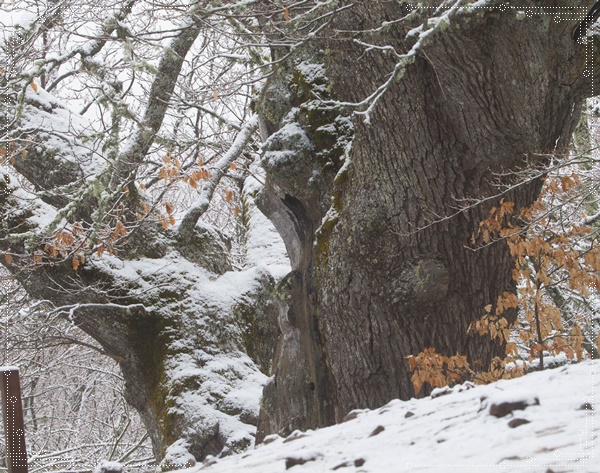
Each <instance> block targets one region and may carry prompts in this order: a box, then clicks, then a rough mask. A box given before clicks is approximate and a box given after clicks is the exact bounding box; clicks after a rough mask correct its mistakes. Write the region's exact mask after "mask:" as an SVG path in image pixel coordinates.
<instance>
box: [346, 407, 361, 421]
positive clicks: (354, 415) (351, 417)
mask: <svg viewBox="0 0 600 473" xmlns="http://www.w3.org/2000/svg"><path fill="white" fill-rule="evenodd" d="M361 412H362V411H361V410H354V411H350V412H348V414H346V415H345V417H344V418H343V419H342V423H344V422H348V421H350V420H354V419H356V418H357V417H358V414H360V413H361Z"/></svg>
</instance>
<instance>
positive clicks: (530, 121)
mask: <svg viewBox="0 0 600 473" xmlns="http://www.w3.org/2000/svg"><path fill="white" fill-rule="evenodd" d="M31 1H32V5H34V6H36V5H37V2H36V0H31ZM546 3H547V4H545V5H544V6H543V7H540V6H538V5H537V3H536V2H533V1H525V2H523V3H522V5H521V6H518V7H517V6H510V5H506V4H504V3H500V2H496V1H493V0H489V1H486V0H480V1H478V2H474V3H473V2H471V3H469V2H463V1H460V0H457V1H443V2H441V3H440V2H436V1H422V2H414V3H406V2H403V1H396V0H394V1H388V0H381V1H373V0H365V1H354V2H352V1H350V0H341V1H334V0H325V1H300V2H292V1H287V0H286V1H272V0H238V1H212V2H206V1H197V2H191V3H185V4H184V3H181V4H179V2H175V3H173V2H169V4H165V5H160V3H157V2H145V1H144V0H137V1H136V0H131V1H129V2H126V3H125V4H123V5H121V4H118V5H111V4H110V2H108V1H107V2H106V4H104V3H103V6H104V7H105V8H103V11H102V15H104V16H102V17H101V18H98V19H97V20H96V19H95V18H96V16H97V15H98V8H97V6H94V7H89V8H85V7H80V6H78V8H77V9H68V8H65V5H67V4H66V3H60V2H59V3H56V2H48V3H47V4H46V2H41V1H40V2H39V5H37V6H42V7H43V8H42V10H41V11H42V12H43V13H44V14H43V15H38V16H37V17H36V19H34V20H33V21H32V20H31V18H28V19H27V20H26V21H24V23H23V24H22V25H21V26H20V27H17V26H15V25H13V26H14V27H12V28H11V29H10V31H11V32H12V35H11V36H7V37H6V38H5V40H4V42H3V54H4V57H5V62H6V67H3V72H2V74H3V76H2V79H1V82H0V85H1V87H2V99H3V100H2V110H1V112H2V119H3V124H2V126H3V128H2V143H3V147H2V149H3V154H4V158H5V159H4V162H3V164H2V168H1V170H2V171H1V172H2V174H1V175H2V178H3V181H0V188H1V190H2V194H1V196H0V209H1V212H2V223H1V227H0V251H2V252H3V253H4V259H3V261H2V262H3V264H4V265H5V266H6V267H7V269H8V270H9V271H11V272H12V273H13V274H14V275H15V277H16V278H17V279H18V280H19V281H20V283H21V284H22V285H23V287H24V288H25V289H26V290H27V291H28V292H29V293H30V294H31V295H32V296H33V297H35V298H38V299H43V300H46V301H49V303H50V304H51V305H52V306H53V307H54V309H53V310H55V311H59V312H60V313H63V314H64V315H65V316H66V317H69V318H70V319H71V320H73V322H74V323H76V324H78V325H79V326H80V327H81V328H82V329H83V330H85V331H86V332H87V333H88V334H90V335H91V336H92V337H93V338H95V339H96V340H97V341H98V342H99V343H100V344H101V345H102V347H103V348H104V349H105V350H106V352H107V353H108V354H110V355H111V356H113V357H114V358H115V359H116V360H117V361H118V362H119V364H120V365H121V368H122V371H123V374H124V378H125V379H126V382H127V386H126V393H127V396H128V399H129V401H130V402H131V403H132V404H133V405H134V406H135V407H136V408H137V409H138V410H139V411H140V413H141V415H142V418H143V420H144V422H145V424H146V426H147V428H148V429H149V432H150V434H151V436H152V440H153V445H154V451H155V454H156V456H157V457H161V456H163V455H164V454H165V452H167V447H168V446H169V445H174V448H172V449H171V450H170V451H169V453H170V454H171V455H170V459H171V462H172V463H179V464H186V462H187V461H188V458H189V457H188V456H186V455H188V454H187V453H186V452H185V449H184V448H181V447H185V446H186V444H187V448H188V451H189V452H191V453H192V454H193V455H194V456H195V457H196V458H197V459H200V458H202V457H204V456H205V455H207V454H218V453H226V452H228V451H231V450H235V449H236V448H241V447H243V446H244V445H246V444H248V443H249V442H251V440H252V438H251V437H252V429H253V427H251V426H250V424H252V423H255V421H256V419H255V414H256V412H255V410H254V409H253V407H252V406H249V405H247V404H245V403H243V402H242V401H243V399H244V398H246V396H245V395H243V394H242V391H246V390H248V389H249V388H248V387H250V389H252V390H254V391H258V389H259V388H260V386H261V385H262V383H264V382H265V381H266V378H265V376H264V375H263V374H261V373H260V371H259V369H258V367H259V366H260V368H261V369H262V370H263V372H264V371H267V370H270V371H271V373H270V374H273V375H274V377H273V378H272V379H271V380H270V382H269V383H268V384H267V386H266V388H265V391H264V395H263V402H262V407H263V409H262V417H261V422H260V435H261V436H262V435H264V434H266V433H268V432H279V433H289V432H290V431H291V430H293V429H295V428H306V427H318V426H323V425H327V424H330V423H333V422H337V421H339V420H341V419H342V418H343V416H344V415H345V414H346V413H347V412H348V411H349V410H351V409H354V408H363V407H375V406H378V405H381V404H384V403H385V402H387V401H389V400H390V399H393V398H396V397H401V398H406V397H410V396H411V395H412V394H413V391H412V383H411V382H410V373H409V372H408V366H407V363H406V361H405V356H407V355H410V354H415V353H418V352H420V351H421V350H423V348H425V347H429V346H433V347H435V348H436V350H438V351H439V352H442V353H444V354H447V355H452V354H455V353H456V352H460V353H461V354H465V355H468V357H469V359H470V361H471V362H472V363H473V362H476V361H480V362H481V365H482V366H485V365H486V363H488V362H489V361H490V359H491V358H492V357H493V356H494V355H495V354H496V353H499V351H500V350H501V347H498V346H497V345H496V344H494V342H493V341H491V340H489V339H488V338H485V337H478V336H474V335H467V328H468V326H469V324H470V323H471V321H473V320H475V319H477V318H479V317H480V316H481V315H482V309H483V307H484V306H485V305H487V304H489V303H493V302H494V301H495V300H496V299H497V296H498V295H499V294H502V293H503V292H504V291H506V290H509V289H511V288H512V285H513V282H512V279H511V269H512V268H511V266H512V264H513V263H512V259H511V256H510V254H509V252H508V250H507V249H506V248H504V247H502V246H500V245H492V246H489V247H486V248H485V249H482V250H480V251H472V250H471V249H470V248H469V244H470V241H471V239H472V236H473V235H477V233H478V228H479V222H480V221H481V220H482V219H483V218H485V216H486V215H487V212H488V211H489V208H490V206H492V205H495V204H496V203H497V202H498V200H499V196H500V195H501V194H502V193H503V192H504V191H505V190H506V188H505V187H506V186H508V187H510V189H511V190H510V191H509V193H508V194H507V198H510V200H512V201H514V202H516V203H517V205H518V206H524V205H527V204H529V203H531V202H532V201H533V200H534V199H535V198H536V197H537V195H538V193H539V190H540V185H541V184H540V182H539V181H531V182H526V183H521V184H518V185H517V183H516V182H513V181H512V180H511V179H512V178H511V177H510V176H511V175H512V172H513V171H515V170H520V169H523V168H525V167H527V166H531V165H532V164H535V163H536V162H539V161H540V160H543V159H544V155H545V153H560V152H563V151H564V150H565V149H566V147H567V146H568V144H569V141H570V137H571V133H572V131H573V128H574V126H575V124H576V122H577V119H578V116H579V113H580V107H581V103H582V101H583V100H584V99H585V98H586V97H588V96H591V95H593V87H592V75H591V71H592V70H593V65H594V61H595V58H594V57H593V55H592V54H591V52H592V51H593V50H596V51H597V50H598V48H595V49H593V50H592V49H587V48H588V46H587V45H586V44H583V43H585V38H582V40H581V42H580V43H576V42H574V41H573V39H572V37H571V33H572V30H573V28H575V26H576V25H577V23H578V21H579V20H581V19H582V18H583V17H584V15H585V14H586V13H587V7H588V5H587V4H586V2H583V1H576V2H574V3H573V2H570V3H567V2H561V1H555V2H546ZM36 8H37V7H36ZM149 13H150V14H149ZM90 18H92V19H94V21H95V22H96V23H97V30H95V31H91V30H92V29H91V28H90V27H89V23H90ZM589 41H590V42H591V41H594V40H593V39H590V40H589ZM590 44H591V43H590ZM53 48H54V49H53ZM261 48H262V49H261ZM267 48H268V49H270V50H271V60H270V62H269V60H268V58H267V57H266V56H267V55H266V54H265V50H267ZM57 51H58V53H57ZM157 58H160V59H159V60H157ZM586 60H587V61H588V62H586ZM262 71H267V72H268V77H267V79H266V82H265V83H264V87H263V88H262V92H261V93H260V96H257V95H256V94H254V95H253V92H252V90H251V89H252V87H251V85H252V82H254V83H257V82H256V81H257V79H258V78H259V77H260V74H259V72H262ZM586 73H587V74H586ZM81 91H84V92H83V96H82V92H81ZM49 92H50V93H51V94H52V95H50V93H49ZM55 97H59V98H55ZM84 100H85V102H84ZM227 100H231V102H227ZM252 101H255V102H256V105H255V107H254V109H255V111H256V113H257V114H258V116H259V117H260V123H259V120H258V119H257V116H256V115H254V114H253V113H249V109H250V108H252V107H251V102H252ZM66 103H69V105H67V104H66ZM75 105H77V106H80V108H81V110H80V112H79V113H75V112H73V107H74V106H75ZM236 110H243V112H241V113H238V112H236ZM219 126H220V127H219ZM259 128H260V131H261V134H262V137H263V139H264V140H265V141H266V142H265V144H264V154H263V160H262V163H263V167H264V169H265V173H266V176H265V179H264V180H265V182H264V184H265V185H264V187H263V186H261V185H259V182H260V181H262V178H260V177H259V179H258V180H253V179H249V180H248V181H246V186H245V190H244V192H243V195H244V204H243V206H242V207H243V208H242V209H241V210H243V213H244V214H245V216H246V224H247V227H248V228H249V230H248V234H247V235H246V242H247V246H248V247H250V248H252V249H253V251H249V252H248V257H247V260H246V263H247V266H246V270H245V271H234V270H233V265H232V262H231V259H230V256H231V254H230V250H229V248H228V246H227V241H226V239H225V238H223V237H222V236H221V234H220V233H219V232H218V231H217V230H215V228H214V226H210V225H208V224H207V223H206V222H204V223H198V222H200V218H201V217H202V216H203V215H206V212H207V209H208V208H210V200H211V198H212V197H214V196H215V195H219V192H220V191H218V190H217V191H216V192H215V189H218V182H219V180H220V179H221V178H222V177H223V175H225V174H227V173H231V174H232V176H233V178H237V182H239V180H240V179H241V178H243V177H245V176H244V175H242V174H240V173H239V172H238V171H239V169H238V170H237V171H236V167H238V168H240V169H241V168H242V167H243V166H241V164H243V163H244V162H248V161H251V160H252V159H253V157H254V156H256V154H257V153H256V146H255V145H254V144H253V137H254V135H253V134H254V132H255V131H256V130H257V129H259ZM235 160H237V163H238V165H236V164H233V163H234V161H235ZM256 172H257V171H256V169H254V170H253V171H252V172H250V174H256ZM502 176H504V177H502ZM183 182H185V183H186V185H189V187H191V188H192V189H193V191H192V192H191V194H186V192H180V193H179V194H178V195H179V196H180V197H179V199H180V201H179V208H177V207H176V206H175V205H174V203H173V201H174V200H176V199H175V198H173V197H171V196H172V195H174V194H173V191H172V186H173V185H183V184H182V183H183ZM231 182H232V184H230V186H231V187H235V185H236V184H235V182H236V181H235V180H234V181H231ZM162 183H164V185H163V184H162ZM167 184H168V185H167ZM179 189H180V190H181V189H182V187H179ZM196 189H197V190H196ZM232 192H233V190H232V189H228V190H226V191H225V192H224V193H223V194H222V195H223V198H222V200H223V201H224V202H225V203H227V202H229V201H230V200H231V196H232ZM182 194H183V195H188V196H189V202H187V205H184V204H186V199H185V198H183V197H181V195H182ZM255 201H256V202H257V203H258V205H259V206H260V208H261V209H262V210H263V211H264V213H265V214H266V215H267V216H268V217H269V219H270V220H271V221H272V222H273V223H274V224H275V227H276V228H277V230H278V231H279V233H280V234H281V236H282V237H283V240H284V242H285V244H286V247H287V251H288V254H289V257H290V260H291V263H292V271H291V272H290V273H289V274H288V275H287V276H286V277H285V279H284V280H283V282H282V283H281V284H280V286H279V287H278V290H277V291H275V292H277V297H275V298H273V297H272V294H273V288H274V279H273V277H274V276H278V275H281V271H280V270H281V269H282V268H284V267H285V266H281V265H279V266H276V265H270V266H269V267H270V268H273V267H276V268H278V270H277V271H274V272H272V271H271V270H269V269H268V267H267V266H265V265H264V263H274V262H276V261H278V260H279V261H280V259H281V258H282V252H281V251H279V250H277V248H278V244H277V241H276V239H275V238H274V237H273V232H267V235H265V232H264V231H260V232H258V230H257V229H258V228H260V227H265V226H266V221H265V219H264V217H263V216H262V214H260V213H259V212H257V211H256V209H255V207H254V202H255ZM470 202H478V203H479V205H473V206H470V205H469V203H470ZM176 203H178V202H176ZM457 209H462V210H457ZM237 211H239V210H237ZM257 232H258V233H257ZM258 250H260V253H259V252H257V251H258ZM257 255H258V256H257ZM259 259H260V260H262V261H261V262H260V264H255V263H256V262H257V261H259ZM274 309H277V311H278V313H277V314H275V313H274ZM276 321H277V322H276ZM278 330H279V332H280V335H279V343H278V344H277V346H276V347H274V343H273V341H274V339H275V338H276V332H277V331H278ZM273 348H274V350H273ZM273 351H274V353H273ZM273 356H274V358H273V360H272V362H271V357H273ZM178 454H179V456H178ZM190 461H191V459H190ZM167 463H168V462H167ZM165 466H167V467H168V466H169V465H168V464H165ZM171 466H173V465H171Z"/></svg>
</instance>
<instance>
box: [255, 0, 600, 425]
mask: <svg viewBox="0 0 600 473" xmlns="http://www.w3.org/2000/svg"><path fill="white" fill-rule="evenodd" d="M582 3H583V2H582ZM553 6H555V7H556V6H560V7H564V8H566V7H567V5H565V4H563V3H560V2H553ZM569 6H570V5H569ZM538 10H539V9H538ZM538 10H533V14H532V15H528V16H525V15H518V14H515V11H513V10H510V11H508V12H505V11H501V10H500V9H498V10H494V9H490V10H481V11H475V12H472V13H470V14H468V15H465V16H457V17H455V19H454V20H453V21H452V22H451V23H450V24H449V25H448V26H447V27H446V28H445V29H443V30H442V31H439V32H437V33H436V34H435V35H434V36H433V37H432V38H430V39H428V41H427V42H426V43H424V46H423V47H422V48H421V49H420V51H419V53H418V54H417V56H416V58H415V60H414V63H412V64H410V65H408V66H407V68H406V70H405V73H404V75H403V76H402V77H401V78H400V79H399V80H397V81H395V82H394V83H393V85H392V86H391V87H390V89H389V90H388V91H387V92H386V93H385V94H384V96H383V97H382V99H381V101H380V103H379V104H378V105H377V106H376V108H375V110H374V112H373V114H372V116H371V121H370V124H366V123H365V122H364V121H363V120H362V119H361V117H360V116H358V117H355V119H354V125H355V130H354V139H353V144H352V147H351V150H350V151H349V152H348V153H347V156H346V163H345V165H344V166H343V168H342V167H341V163H340V161H339V159H338V158H339V156H336V157H334V158H331V159H329V161H327V160H325V162H324V161H323V160H322V159H321V158H320V156H322V155H323V152H322V151H323V147H325V148H327V146H328V145H325V146H324V145H323V143H322V141H319V139H318V136H317V135H316V134H315V133H314V128H315V127H314V124H313V123H311V120H314V117H315V114H314V113H313V114H311V113H310V112H309V111H306V112H305V113H303V112H302V110H305V109H310V108H311V107H308V106H306V102H305V101H306V100H307V99H306V97H305V95H306V94H304V91H303V88H302V87H299V86H298V77H302V71H306V69H307V68H306V62H307V61H310V62H313V63H323V64H324V65H325V66H326V74H325V75H326V76H328V78H329V84H328V86H327V90H328V91H329V93H330V94H331V95H330V97H326V98H335V99H337V100H339V101H342V102H360V101H361V100H363V99H364V98H365V96H367V95H368V94H370V93H371V92H372V91H373V90H374V89H375V88H376V87H377V86H378V85H380V84H383V83H384V82H385V81H386V80H387V77H388V74H389V73H390V72H391V71H392V70H393V68H394V58H393V56H391V55H389V54H384V53H382V52H381V51H378V50H372V51H369V52H365V48H364V47H363V46H360V45H358V44H356V42H352V41H351V40H350V39H349V38H345V39H346V40H343V38H342V37H341V36H343V33H338V35H337V36H336V37H335V40H333V41H330V42H329V43H328V44H327V48H326V49H325V48H322V49H324V54H322V55H321V56H320V55H319V54H320V53H317V52H316V50H315V51H312V50H309V51H306V50H305V51H304V54H305V56H304V57H303V58H299V59H296V60H295V61H289V63H288V66H287V67H286V68H283V69H280V70H279V74H278V76H277V78H276V79H272V80H271V82H270V84H269V85H268V86H267V88H266V92H265V95H264V97H263V99H262V104H263V110H262V115H263V120H264V121H265V126H264V127H263V128H265V129H271V130H276V129H278V128H279V131H277V132H276V133H275V134H274V135H272V136H271V137H270V138H269V140H268V141H267V143H266V155H265V160H264V161H265V167H266V169H267V177H268V180H267V191H266V192H265V194H264V196H263V209H264V211H265V212H266V213H267V214H268V215H269V216H270V218H271V219H272V221H273V222H274V223H275V225H276V226H277V227H278V229H279V230H280V232H281V233H282V235H283V237H284V241H285V242H286V245H287V247H288V251H289V252H290V254H291V259H292V264H293V269H294V271H293V273H292V274H291V275H290V277H289V280H288V284H289V297H288V299H286V300H282V301H281V308H280V311H281V313H280V326H281V330H282V333H283V335H282V338H281V341H280V344H279V346H278V351H277V357H276V361H275V363H274V373H273V374H274V378H273V381H272V382H271V383H270V384H269V385H268V386H267V388H266V389H265V395H264V396H265V398H264V402H263V413H262V417H261V419H262V421H261V425H260V426H259V430H260V432H261V435H265V434H266V433H269V432H279V433H283V434H287V433H289V432H290V431H292V430H293V429H296V428H307V427H317V426H322V425H327V424H330V423H332V422H339V421H341V420H342V418H343V417H344V416H345V414H347V413H348V411H350V410H352V409H355V408H374V407H377V406H381V405H382V404H384V403H386V402H388V401H389V400H391V399H394V398H397V397H400V398H403V399H407V398H410V397H411V396H413V395H414V392H413V387H412V383H411V381H410V372H409V369H408V365H407V362H406V360H405V357H406V356H407V355H411V354H417V353H419V352H420V351H422V350H423V349H424V348H426V347H435V349H436V350H437V351H438V352H441V353H443V354H446V355H454V354H456V353H460V354H465V355H467V356H468V359H469V360H470V362H471V363H472V364H476V363H481V366H482V367H485V366H486V365H487V364H488V363H489V362H490V360H491V359H492V358H493V357H494V356H496V355H500V354H502V352H503V348H502V347H501V346H498V345H497V343H496V342H493V341H491V340H490V339H489V338H487V337H480V336H473V335H468V334H467V328H468V326H469V324H470V322H471V321H473V320H475V319H477V318H480V317H481V316H482V315H483V314H484V309H483V307H484V306H485V305H487V304H490V303H491V304H494V303H495V302H496V300H497V297H498V296H499V295H501V294H502V293H503V292H504V291H511V290H512V289H514V285H513V282H512V280H511V269H512V267H513V261H512V258H511V257H510V254H509V252H508V250H507V248H506V246H505V245H503V244H495V245H491V246H487V247H485V248H483V249H480V250H478V251H473V249H472V248H471V247H470V246H471V244H470V240H471V237H472V235H473V234H475V235H477V232H478V228H479V222H480V221H481V220H482V219H484V218H485V217H486V216H487V213H488V212H489V209H490V207H491V206H492V205H496V204H497V203H498V202H499V199H492V200H490V201H489V202H487V203H483V204H481V205H477V206H475V207H473V208H472V209H470V210H466V211H464V212H462V213H458V214H457V215H456V216H454V217H452V218H447V219H446V218H444V217H445V216H449V215H452V214H454V213H456V208H458V207H465V206H467V205H469V204H471V203H473V202H475V201H477V200H479V199H482V198H486V197H490V196H493V195H496V194H497V193H498V192H499V190H500V189H501V185H502V184H509V183H511V182H514V180H515V176H514V174H512V175H511V172H513V171H517V170H522V169H524V168H526V167H527V166H530V165H532V164H535V163H536V162H538V161H540V160H544V159H545V158H544V156H545V154H546V153H556V152H557V153H561V152H562V151H564V149H565V147H566V146H567V145H568V143H569V140H570V136H571V133H572V131H573V128H574V126H575V124H576V122H577V119H578V117H579V113H580V104H581V100H582V99H583V96H584V89H585V84H587V83H588V82H586V80H585V79H583V78H582V72H583V70H584V68H585V47H584V46H580V45H577V44H575V43H574V42H573V41H572V40H571V37H570V34H571V30H572V29H573V27H574V26H575V23H576V22H575V21H574V20H573V19H571V20H569V19H568V18H567V19H565V18H562V19H561V18H559V17H555V16H554V15H553V14H552V13H551V11H542V10H539V11H538ZM406 13H407V11H406V10H403V6H402V5H399V4H397V3H395V2H374V1H366V2H359V3H356V4H355V6H354V7H353V8H352V9H351V10H349V11H347V12H345V13H344V14H341V15H340V16H339V17H338V18H337V20H336V23H335V24H334V25H333V26H332V27H331V31H333V30H334V29H338V30H340V31H350V30H352V31H356V30H358V29H361V30H367V29H370V28H376V27H378V26H380V25H381V24H382V23H383V22H386V21H387V22H392V21H393V20H397V19H399V18H401V17H402V16H404V15H405V14H406ZM418 24H419V23H418V22H417V23H410V24H407V25H403V24H402V23H401V22H400V23H396V24H393V26H392V23H389V26H388V27H387V28H385V29H384V30H383V32H377V31H375V32H372V33H369V34H363V35H358V38H359V39H360V40H361V41H363V42H368V43H371V44H377V45H391V46H393V47H394V48H395V49H396V51H398V52H403V51H407V50H408V49H409V48H410V45H411V44H410V43H409V44H408V45H407V44H406V40H405V35H406V33H407V32H408V30H409V29H410V28H412V27H415V26H418ZM333 34H334V33H332V35H333ZM320 46H321V47H322V46H323V45H322V44H321V45H320ZM307 58H309V59H307ZM303 61H304V63H303ZM282 88H284V89H285V88H287V93H284V92H282ZM319 92H322V89H319ZM286 96H290V97H292V98H290V99H288V101H287V103H288V110H292V109H293V107H300V113H296V118H295V120H296V122H297V123H298V126H299V127H301V128H302V129H303V130H304V132H305V135H304V138H306V139H307V140H308V142H306V143H305V142H303V140H302V139H300V138H297V139H290V136H293V135H294V133H292V132H291V131H292V130H291V129H290V128H291V127H292V125H290V121H291V119H290V113H287V111H288V110H281V108H282V107H285V105H283V104H285V103H286V102H285V101H282V100H281V97H286ZM302 102H304V105H299V104H300V103H302ZM273 103H277V104H279V105H278V107H279V108H274V106H273V105H272V104H273ZM303 107H304V109H303ZM312 108H313V109H314V106H312ZM320 125H321V124H320ZM295 133H296V135H297V136H301V135H302V132H301V131H297V130H296V132H295ZM304 138H303V139H304ZM284 151H286V152H287V153H288V155H289V156H295V159H291V158H290V159H289V160H288V161H289V162H287V161H286V163H285V168H283V165H281V164H280V163H281V161H282V160H281V153H282V152H284ZM274 152H277V153H279V155H274V154H273V153H274ZM278 156H279V160H277V159H276V158H277V157H278ZM284 171H285V172H284ZM315 176H318V177H319V178H318V179H317V178H315ZM290 177H292V178H293V180H294V182H295V183H294V184H290ZM499 184H500V185H499ZM540 186H541V182H540V181H539V180H536V181H533V182H530V183H528V184H523V185H522V186H520V187H518V188H516V189H515V190H513V191H511V192H510V193H509V194H507V195H506V196H505V199H506V200H512V201H514V202H516V203H517V205H518V206H524V205H527V204H529V203H531V202H533V201H534V200H535V199H536V197H537V195H538V193H539V190H540ZM329 203H332V204H331V208H329ZM435 221H438V223H435V224H433V225H429V224H430V223H431V222H435ZM513 315H514V314H513ZM299 367H302V369H299Z"/></svg>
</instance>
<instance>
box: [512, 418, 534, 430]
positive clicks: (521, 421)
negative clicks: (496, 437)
mask: <svg viewBox="0 0 600 473" xmlns="http://www.w3.org/2000/svg"><path fill="white" fill-rule="evenodd" d="M529 422H530V421H528V420H527V419H518V418H517V419H513V420H511V421H510V422H509V423H508V426H509V427H510V428H511V429H514V428H516V427H519V426H520V425H525V424H529Z"/></svg>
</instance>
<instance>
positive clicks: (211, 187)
mask: <svg viewBox="0 0 600 473" xmlns="http://www.w3.org/2000/svg"><path fill="white" fill-rule="evenodd" d="M257 130H258V116H257V115H252V116H251V117H250V120H248V122H247V123H246V124H245V125H244V126H243V127H242V128H241V130H240V132H239V133H238V135H237V136H236V138H235V140H234V141H233V144H232V145H231V148H229V150H228V151H227V153H225V154H224V155H223V157H222V158H221V159H220V160H219V161H218V162H217V164H216V165H215V167H214V171H213V173H212V176H211V178H210V179H209V180H208V181H207V183H206V184H205V185H204V187H203V189H202V192H201V193H200V196H199V197H198V198H197V199H196V202H194V204H193V205H192V208H191V209H190V210H189V211H188V212H187V214H186V215H185V217H184V218H183V221H182V222H181V225H180V227H179V235H180V236H181V237H182V238H183V239H184V240H187V239H189V238H190V237H191V236H192V235H193V232H194V227H195V226H196V223H197V222H198V219H199V218H200V217H201V216H202V215H203V214H204V212H206V210H207V209H208V206H209V204H210V199H211V198H212V195H213V194H214V192H215V189H216V188H217V185H218V184H219V181H220V180H221V178H222V177H223V176H224V175H225V172H226V171H227V169H228V168H229V165H230V164H231V163H232V162H233V161H235V160H236V159H237V158H238V157H239V156H240V155H241V154H242V153H243V152H244V150H245V149H246V146H247V145H248V143H249V142H250V141H251V140H252V136H253V135H254V133H255V132H256V131H257Z"/></svg>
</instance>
